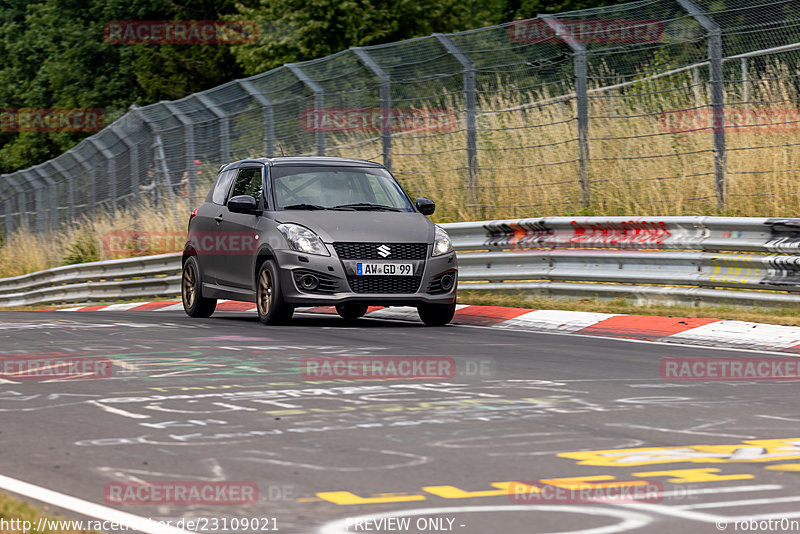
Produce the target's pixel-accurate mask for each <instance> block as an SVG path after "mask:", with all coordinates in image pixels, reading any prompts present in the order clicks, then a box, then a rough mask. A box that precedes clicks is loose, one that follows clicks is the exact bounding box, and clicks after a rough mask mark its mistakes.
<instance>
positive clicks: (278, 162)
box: [220, 156, 383, 170]
mask: <svg viewBox="0 0 800 534" xmlns="http://www.w3.org/2000/svg"><path fill="white" fill-rule="evenodd" d="M246 163H262V164H267V165H271V166H276V167H314V166H320V167H328V166H331V165H335V166H337V167H383V165H381V164H380V163H376V162H374V161H366V160H361V159H350V158H334V157H330V156H281V157H277V158H248V159H243V160H239V161H234V162H232V163H228V164H227V165H224V166H223V167H221V169H223V168H225V169H233V168H235V167H238V166H240V165H243V164H246ZM221 169H220V170H221Z"/></svg>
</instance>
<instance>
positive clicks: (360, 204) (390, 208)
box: [333, 202, 402, 211]
mask: <svg viewBox="0 0 800 534" xmlns="http://www.w3.org/2000/svg"><path fill="white" fill-rule="evenodd" d="M337 208H352V209H354V210H376V211H402V210H401V209H400V208H395V207H394V206H384V205H382V204H370V203H369V202H358V203H356V204H340V205H339V206H334V207H333V209H337Z"/></svg>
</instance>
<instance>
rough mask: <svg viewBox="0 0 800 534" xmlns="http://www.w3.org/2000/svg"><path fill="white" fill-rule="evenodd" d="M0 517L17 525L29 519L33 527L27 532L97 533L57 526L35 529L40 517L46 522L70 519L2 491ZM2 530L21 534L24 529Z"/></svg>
mask: <svg viewBox="0 0 800 534" xmlns="http://www.w3.org/2000/svg"><path fill="white" fill-rule="evenodd" d="M0 518H2V519H4V520H5V521H14V523H11V526H13V525H14V524H15V523H16V524H17V525H19V524H20V523H23V522H25V521H30V523H31V524H32V525H33V526H34V528H33V529H31V530H29V531H28V532H31V533H34V534H99V533H98V532H97V531H96V530H75V529H71V528H59V529H57V530H53V529H50V528H45V529H43V530H37V529H36V527H37V526H38V523H39V519H40V518H46V519H47V520H48V522H52V521H70V520H69V519H67V518H65V517H63V516H60V515H58V514H57V513H54V512H52V511H50V510H48V508H47V507H44V508H39V507H38V506H35V505H33V504H30V503H28V502H25V501H23V500H20V499H18V498H16V497H12V496H11V495H7V494H3V493H0ZM51 525H52V523H51ZM62 525H63V523H62ZM2 532H3V534H17V533H20V534H21V533H22V532H24V531H23V529H22V528H19V529H6V530H3V531H2Z"/></svg>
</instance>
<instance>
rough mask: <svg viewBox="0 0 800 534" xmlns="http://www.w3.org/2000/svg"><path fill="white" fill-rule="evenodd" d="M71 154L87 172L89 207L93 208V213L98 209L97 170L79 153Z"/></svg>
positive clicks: (73, 152)
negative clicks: (96, 194) (96, 192)
mask: <svg viewBox="0 0 800 534" xmlns="http://www.w3.org/2000/svg"><path fill="white" fill-rule="evenodd" d="M69 154H70V155H72V157H73V158H75V161H77V162H78V163H79V164H80V165H81V167H83V169H84V170H85V171H86V178H87V179H88V181H89V184H88V185H89V206H91V208H92V211H94V210H95V209H96V208H97V201H96V198H95V168H94V167H92V165H91V163H89V161H88V160H87V159H86V158H84V157H83V156H81V155H80V154H78V152H77V151H72V152H69Z"/></svg>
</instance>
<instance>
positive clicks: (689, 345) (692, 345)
mask: <svg viewBox="0 0 800 534" xmlns="http://www.w3.org/2000/svg"><path fill="white" fill-rule="evenodd" d="M451 326H453V327H455V328H487V329H495V328H496V327H495V326H484V325H477V324H459V325H451ZM517 331H518V332H520V333H527V334H531V333H533V334H542V335H545V336H570V337H582V338H586V339H606V340H608V341H620V342H625V343H643V344H646V345H662V346H665V347H674V348H679V349H698V350H721V351H724V352H745V353H750V354H773V355H775V356H783V357H785V358H800V353H792V352H779V351H776V350H770V349H754V348H743V347H716V346H713V345H698V344H697V342H691V341H683V342H682V341H680V340H677V341H674V342H669V341H648V340H646V339H630V338H626V337H611V336H595V335H591V334H575V333H571V332H545V331H543V330H533V329H526V328H520V329H519V330H517ZM661 339H662V340H664V339H671V338H670V337H665V338H664V337H662V338H661ZM626 380H627V379H626ZM786 384H791V382H786Z"/></svg>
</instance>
